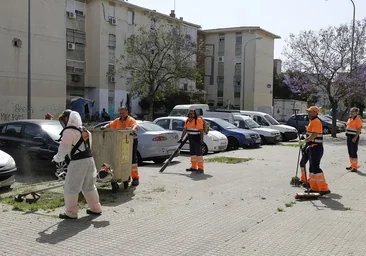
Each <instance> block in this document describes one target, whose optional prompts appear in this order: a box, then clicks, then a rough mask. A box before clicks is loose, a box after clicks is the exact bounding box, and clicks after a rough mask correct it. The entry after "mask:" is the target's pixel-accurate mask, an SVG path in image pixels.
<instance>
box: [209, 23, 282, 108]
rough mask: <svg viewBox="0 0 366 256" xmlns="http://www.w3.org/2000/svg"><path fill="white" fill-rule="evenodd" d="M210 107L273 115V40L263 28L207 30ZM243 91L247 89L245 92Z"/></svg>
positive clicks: (275, 36) (270, 34)
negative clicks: (229, 107)
mask: <svg viewBox="0 0 366 256" xmlns="http://www.w3.org/2000/svg"><path fill="white" fill-rule="evenodd" d="M203 33H204V38H205V39H204V40H205V44H206V48H207V49H208V52H209V53H208V57H207V58H206V61H205V90H206V92H207V94H208V96H207V100H208V104H209V105H211V106H217V107H228V106H231V107H234V108H237V109H245V110H258V111H263V112H268V113H272V102H273V86H272V83H273V56H274V40H275V39H279V38H280V37H279V36H277V35H275V34H273V33H270V32H268V31H266V30H264V29H261V28H260V27H233V28H219V29H210V30H204V31H203ZM243 88H244V90H243Z"/></svg>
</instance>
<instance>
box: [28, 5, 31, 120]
mask: <svg viewBox="0 0 366 256" xmlns="http://www.w3.org/2000/svg"><path fill="white" fill-rule="evenodd" d="M31 89H32V88H31V3H30V0H28V79H27V119H31V118H32V110H31V109H32V104H31V103H32V101H31V96H32V94H31Z"/></svg>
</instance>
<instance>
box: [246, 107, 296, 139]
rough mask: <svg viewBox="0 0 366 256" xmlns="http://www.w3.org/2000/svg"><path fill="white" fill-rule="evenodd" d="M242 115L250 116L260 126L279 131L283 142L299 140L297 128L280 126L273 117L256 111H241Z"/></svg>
mask: <svg viewBox="0 0 366 256" xmlns="http://www.w3.org/2000/svg"><path fill="white" fill-rule="evenodd" d="M240 114H242V115H243V116H249V117H251V118H252V119H253V120H254V121H256V122H257V123H258V124H259V125H260V126H262V127H267V128H271V129H274V130H277V131H279V132H280V133H281V136H282V141H289V140H294V139H296V138H298V136H299V135H298V132H297V130H296V128H294V127H292V126H288V125H284V124H280V123H279V122H277V120H276V119H274V118H273V117H272V116H270V115H268V114H266V113H263V112H256V111H246V110H240Z"/></svg>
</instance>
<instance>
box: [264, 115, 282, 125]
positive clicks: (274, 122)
mask: <svg viewBox="0 0 366 256" xmlns="http://www.w3.org/2000/svg"><path fill="white" fill-rule="evenodd" d="M264 117H265V118H266V119H267V120H268V122H270V123H271V125H279V124H280V123H279V122H277V120H276V119H274V118H273V117H271V116H270V115H265V116H264Z"/></svg>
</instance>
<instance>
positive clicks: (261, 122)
mask: <svg viewBox="0 0 366 256" xmlns="http://www.w3.org/2000/svg"><path fill="white" fill-rule="evenodd" d="M253 119H254V121H256V122H257V123H258V124H259V125H262V126H269V124H268V123H267V121H266V119H264V118H263V117H261V116H254V118H253Z"/></svg>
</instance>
